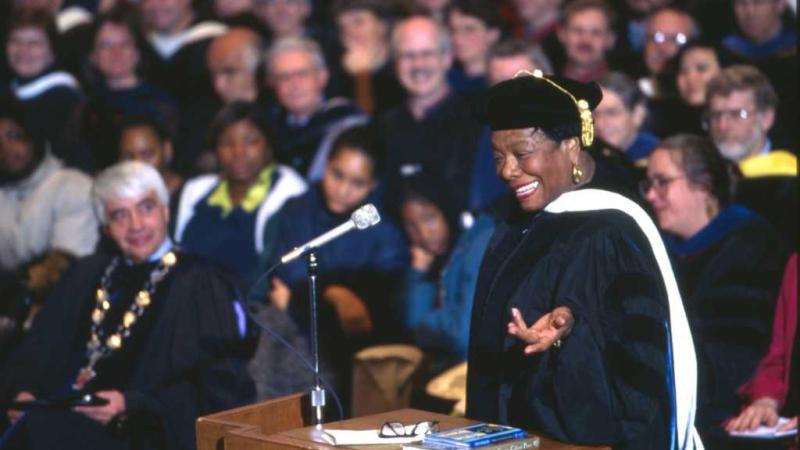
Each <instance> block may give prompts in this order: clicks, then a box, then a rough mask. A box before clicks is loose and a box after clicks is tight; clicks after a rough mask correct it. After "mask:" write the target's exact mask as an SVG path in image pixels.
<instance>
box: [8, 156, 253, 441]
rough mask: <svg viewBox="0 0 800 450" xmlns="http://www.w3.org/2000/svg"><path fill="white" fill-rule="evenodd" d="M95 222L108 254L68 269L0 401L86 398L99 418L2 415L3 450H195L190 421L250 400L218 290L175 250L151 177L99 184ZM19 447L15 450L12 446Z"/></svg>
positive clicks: (143, 168)
mask: <svg viewBox="0 0 800 450" xmlns="http://www.w3.org/2000/svg"><path fill="white" fill-rule="evenodd" d="M92 196H93V201H94V206H95V212H96V213H97V215H98V218H99V219H100V221H101V222H102V223H103V226H104V230H105V232H106V233H107V234H108V235H109V237H110V238H111V239H112V240H113V241H114V243H115V244H116V245H117V247H118V252H115V253H114V254H102V253H98V254H95V255H91V256H88V257H86V258H83V259H80V260H78V261H77V262H76V263H75V264H74V266H73V267H72V268H71V269H70V270H69V271H68V272H67V273H66V274H65V275H64V277H63V279H62V280H61V281H60V282H59V284H58V285H57V286H56V288H55V289H54V291H53V292H52V294H51V296H50V298H49V300H48V301H47V304H46V307H45V308H44V309H43V310H42V312H41V314H40V315H39V316H38V317H37V319H36V321H35V322H34V326H33V329H32V330H31V332H30V334H29V335H28V336H27V338H26V340H24V341H23V343H22V345H21V347H20V348H19V349H18V350H17V351H16V352H15V354H14V355H12V358H11V361H10V362H9V363H8V364H7V365H5V366H4V367H3V372H4V373H3V377H2V380H3V382H2V386H1V387H0V388H1V389H2V390H1V391H0V395H2V398H3V401H4V402H5V401H8V400H11V399H14V400H16V401H26V400H34V399H52V400H57V399H59V398H67V397H70V396H78V395H83V394H87V393H95V395H96V396H97V397H99V398H101V399H104V401H106V403H105V404H104V405H98V406H77V407H74V408H63V409H45V410H31V411H28V412H25V413H22V412H21V411H16V410H9V411H8V416H9V418H10V419H11V421H12V422H13V423H14V425H13V427H14V429H13V432H12V435H11V437H10V438H9V437H8V436H4V437H5V438H7V439H8V440H7V442H6V443H8V444H9V445H10V446H11V448H28V449H54V448H59V449H84V448H91V449H98V450H105V449H120V448H185V449H190V448H194V447H195V444H196V440H195V432H194V426H195V420H196V419H197V417H199V416H200V415H204V414H208V413H211V412H214V411H218V410H222V409H227V408H231V407H234V406H237V405H241V404H242V403H243V402H245V401H249V400H250V399H251V398H252V393H253V387H252V381H251V380H250V379H249V378H248V377H247V375H246V371H245V368H244V361H242V359H241V358H240V356H238V355H239V354H240V353H241V351H242V350H241V349H240V347H242V345H243V335H244V333H245V330H244V329H243V328H244V326H243V325H242V324H244V316H243V310H242V307H241V305H240V304H238V300H237V293H236V290H235V288H234V286H233V283H231V282H230V281H229V280H228V279H227V278H225V277H223V276H222V275H221V274H220V273H219V272H218V271H217V270H216V269H215V268H214V267H212V266H210V265H209V264H207V263H205V262H203V261H201V260H199V259H197V258H195V257H192V256H190V255H188V254H186V253H183V252H182V251H180V250H178V249H177V248H176V247H174V246H173V244H172V241H171V240H170V239H169V237H168V235H167V228H168V221H169V205H168V203H167V190H166V187H165V186H164V183H163V181H162V180H161V177H159V175H158V172H157V171H156V170H155V169H154V168H152V167H150V166H148V165H147V164H144V163H140V162H134V161H130V162H124V163H120V164H118V165H115V166H113V167H110V168H109V169H107V170H105V171H103V172H101V173H100V174H99V175H98V177H97V179H96V181H95V183H94V186H93V190H92ZM15 441H16V442H17V446H15V445H14V442H15Z"/></svg>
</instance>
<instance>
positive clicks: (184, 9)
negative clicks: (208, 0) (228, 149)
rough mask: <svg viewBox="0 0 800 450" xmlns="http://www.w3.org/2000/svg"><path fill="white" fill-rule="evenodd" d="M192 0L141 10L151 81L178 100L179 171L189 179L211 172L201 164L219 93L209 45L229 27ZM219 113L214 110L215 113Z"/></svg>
mask: <svg viewBox="0 0 800 450" xmlns="http://www.w3.org/2000/svg"><path fill="white" fill-rule="evenodd" d="M195 3H196V2H193V1H192V0H170V1H162V0H142V2H141V3H140V4H139V8H140V10H141V12H142V22H143V28H144V33H145V37H146V39H147V42H148V43H149V45H148V50H149V52H150V53H151V54H152V56H153V58H152V60H151V61H150V63H151V64H150V65H149V67H148V71H147V78H148V80H150V81H151V82H153V83H155V84H156V85H157V86H159V87H162V88H164V89H166V90H167V91H168V92H169V93H170V94H172V95H174V96H175V97H176V98H177V101H178V110H179V114H180V118H181V123H180V130H179V132H178V136H177V139H176V142H175V164H174V167H175V169H176V170H177V171H178V172H179V173H180V174H181V175H184V176H188V175H193V174H196V173H198V172H208V171H211V170H213V169H214V168H215V167H214V165H213V161H212V162H208V161H200V162H198V161H197V159H198V153H200V152H201V151H202V150H203V149H204V147H202V145H201V144H202V136H201V137H199V138H198V137H197V130H198V129H203V130H205V129H206V128H207V125H208V118H209V117H213V115H214V112H216V111H215V110H216V106H215V104H214V102H215V101H216V99H215V98H214V89H213V86H212V83H211V75H210V72H209V71H208V70H207V67H208V47H209V46H210V45H211V41H212V40H213V39H214V38H215V37H217V36H220V35H222V34H224V33H225V32H226V31H227V29H228V27H227V26H226V25H225V24H223V23H221V22H217V21H213V20H204V18H203V17H202V15H201V14H200V13H199V11H198V10H197V8H196V7H195V6H198V5H199V4H197V5H196V4H195ZM212 111H213V112H212Z"/></svg>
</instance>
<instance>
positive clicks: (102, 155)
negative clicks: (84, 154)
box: [81, 7, 178, 170]
mask: <svg viewBox="0 0 800 450" xmlns="http://www.w3.org/2000/svg"><path fill="white" fill-rule="evenodd" d="M139 27H140V24H139V21H138V15H137V14H136V11H135V10H132V9H131V8H130V7H118V8H115V9H112V10H111V11H109V12H107V13H105V14H103V15H101V16H99V17H98V18H97V19H96V21H95V22H94V30H93V31H94V32H93V37H92V42H93V45H92V51H91V53H90V56H89V60H90V63H91V71H92V72H91V76H90V77H89V79H90V80H91V81H92V84H91V86H90V87H89V98H88V102H87V104H86V106H85V108H84V110H83V124H82V130H81V132H82V135H83V139H84V142H85V143H86V145H88V147H89V149H90V151H91V154H92V159H93V161H92V162H93V168H94V169H96V170H100V169H103V168H105V167H108V166H110V165H111V164H113V163H114V162H116V160H117V152H116V143H117V142H118V141H119V133H120V131H121V130H120V123H121V121H122V120H123V117H125V116H130V115H140V116H148V117H151V118H152V119H153V120H154V121H157V122H159V123H161V124H162V125H161V126H163V127H165V128H167V129H169V130H171V131H172V132H174V130H175V129H176V127H177V122H178V111H177V104H176V101H175V98H174V97H173V96H171V95H170V94H168V93H167V92H166V91H164V90H162V89H160V88H158V87H156V86H154V85H153V84H151V83H149V82H148V81H147V80H145V79H144V78H143V73H144V70H143V67H144V66H145V64H144V61H143V55H142V48H143V46H144V45H145V44H144V38H143V37H142V36H141V35H140V33H139Z"/></svg>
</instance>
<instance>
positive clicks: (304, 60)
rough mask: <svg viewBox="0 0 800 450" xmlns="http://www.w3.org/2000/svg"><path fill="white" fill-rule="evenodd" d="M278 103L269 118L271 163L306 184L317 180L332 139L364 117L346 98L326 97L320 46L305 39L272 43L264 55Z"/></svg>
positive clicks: (323, 60)
mask: <svg viewBox="0 0 800 450" xmlns="http://www.w3.org/2000/svg"><path fill="white" fill-rule="evenodd" d="M266 67H267V74H268V79H269V82H270V84H271V85H272V88H273V90H274V92H275V97H276V100H277V104H276V105H275V106H274V107H273V108H272V111H271V115H270V119H271V126H272V129H273V130H274V132H275V136H274V139H273V142H275V159H277V160H278V161H279V162H281V163H284V164H286V165H288V166H290V167H292V168H293V169H295V170H296V171H297V172H298V173H300V174H301V175H303V176H304V177H305V178H306V179H307V180H308V181H309V182H315V181H318V180H319V179H321V178H322V174H323V172H324V171H325V165H326V162H327V159H328V158H327V157H328V152H329V151H330V149H331V144H332V143H333V140H334V139H335V138H336V136H338V135H339V134H340V133H341V132H342V131H344V130H345V129H347V128H349V127H353V126H356V125H362V124H364V123H366V122H367V117H366V116H365V115H364V114H363V113H361V111H360V110H359V109H358V108H357V107H356V106H355V105H354V104H353V103H352V102H351V101H350V100H348V99H345V98H342V97H335V98H331V99H326V98H325V87H326V86H327V84H328V79H329V72H328V69H327V67H326V65H325V59H324V58H323V55H322V51H321V49H320V47H319V45H318V44H317V43H316V42H314V41H312V40H311V39H308V38H302V37H287V38H284V39H280V40H278V41H276V42H275V43H274V44H273V45H272V47H271V48H270V50H269V53H268V54H267V56H266Z"/></svg>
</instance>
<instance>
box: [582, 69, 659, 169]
mask: <svg viewBox="0 0 800 450" xmlns="http://www.w3.org/2000/svg"><path fill="white" fill-rule="evenodd" d="M597 83H598V84H599V85H600V88H601V90H602V91H603V99H602V100H601V101H600V104H599V105H597V108H595V110H594V121H595V127H596V130H597V135H598V136H599V137H600V138H601V139H603V140H604V141H606V142H607V143H608V144H610V145H612V146H614V147H615V148H617V149H618V150H621V151H624V152H625V153H627V154H628V156H629V157H630V158H631V159H633V160H634V161H635V162H637V163H640V164H639V165H642V164H641V163H646V161H647V157H648V156H650V152H651V151H652V150H653V148H654V147H655V146H656V144H657V143H658V138H657V137H656V136H655V135H653V134H652V133H650V132H648V131H646V130H642V124H644V120H645V118H646V117H647V103H646V99H645V98H644V95H642V93H641V91H639V87H638V86H637V85H636V83H635V82H634V81H633V80H632V79H631V78H630V77H628V76H627V75H625V74H624V73H620V72H610V73H608V74H606V75H604V76H602V77H600V79H598V80H597Z"/></svg>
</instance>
